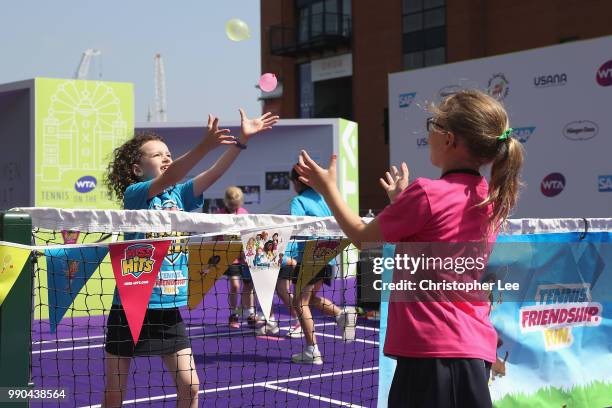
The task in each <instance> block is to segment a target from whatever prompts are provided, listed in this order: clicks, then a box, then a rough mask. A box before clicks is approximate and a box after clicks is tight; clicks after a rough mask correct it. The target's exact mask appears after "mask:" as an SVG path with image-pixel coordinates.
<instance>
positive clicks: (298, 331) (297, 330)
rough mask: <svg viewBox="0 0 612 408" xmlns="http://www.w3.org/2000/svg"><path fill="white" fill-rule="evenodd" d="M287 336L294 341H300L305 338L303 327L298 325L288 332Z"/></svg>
mask: <svg viewBox="0 0 612 408" xmlns="http://www.w3.org/2000/svg"><path fill="white" fill-rule="evenodd" d="M285 336H287V337H290V338H292V339H299V338H301V337H304V332H303V331H302V326H300V324H299V323H296V324H295V325H293V326H292V327H291V328H290V329H289V331H288V332H287V334H286V335H285Z"/></svg>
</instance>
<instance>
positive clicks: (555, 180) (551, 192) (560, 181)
mask: <svg viewBox="0 0 612 408" xmlns="http://www.w3.org/2000/svg"><path fill="white" fill-rule="evenodd" d="M564 188H565V177H564V176H563V174H561V173H551V174H549V175H548V176H546V177H544V180H542V183H541V184H540V190H541V191H542V194H544V195H545V196H546V197H554V196H556V195H559V194H560V193H561V192H562V191H563V189H564Z"/></svg>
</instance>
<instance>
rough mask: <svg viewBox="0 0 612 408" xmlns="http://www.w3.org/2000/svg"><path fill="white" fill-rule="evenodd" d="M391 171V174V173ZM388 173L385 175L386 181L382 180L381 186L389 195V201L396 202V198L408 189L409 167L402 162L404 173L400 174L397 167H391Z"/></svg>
mask: <svg viewBox="0 0 612 408" xmlns="http://www.w3.org/2000/svg"><path fill="white" fill-rule="evenodd" d="M389 171H390V172H389ZM389 171H388V172H386V173H385V177H386V178H387V179H386V180H385V179H383V178H382V177H381V178H380V185H381V186H382V188H383V189H384V190H385V192H386V193H387V196H388V197H389V201H391V202H393V201H395V198H396V197H397V196H398V195H399V194H400V193H401V192H402V191H404V189H405V188H406V187H408V175H409V174H410V172H409V171H408V165H407V164H406V163H405V162H402V171H401V172H399V171H398V170H397V167H395V166H391V168H390V169H389Z"/></svg>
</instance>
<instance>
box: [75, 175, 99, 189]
mask: <svg viewBox="0 0 612 408" xmlns="http://www.w3.org/2000/svg"><path fill="white" fill-rule="evenodd" d="M97 184H98V182H97V180H96V178H95V177H93V176H83V177H81V178H80V179H78V180H77V182H76V183H74V189H75V190H76V191H78V192H79V193H89V192H90V191H91V190H93V189H94V188H96V185H97Z"/></svg>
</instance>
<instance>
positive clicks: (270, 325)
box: [255, 320, 280, 336]
mask: <svg viewBox="0 0 612 408" xmlns="http://www.w3.org/2000/svg"><path fill="white" fill-rule="evenodd" d="M279 331H280V329H279V328H278V323H277V322H276V321H274V320H268V321H267V322H266V324H264V325H262V326H260V327H258V328H257V330H256V331H255V333H256V334H257V336H266V335H268V334H278V332H279Z"/></svg>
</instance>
